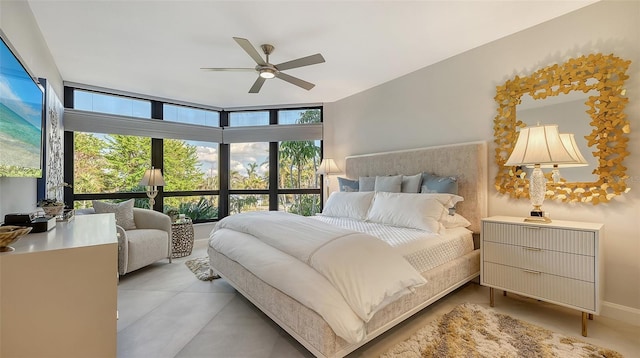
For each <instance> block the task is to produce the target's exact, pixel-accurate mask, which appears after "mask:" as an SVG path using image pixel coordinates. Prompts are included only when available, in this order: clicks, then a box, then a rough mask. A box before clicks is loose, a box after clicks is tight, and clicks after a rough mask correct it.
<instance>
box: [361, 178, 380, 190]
mask: <svg viewBox="0 0 640 358" xmlns="http://www.w3.org/2000/svg"><path fill="white" fill-rule="evenodd" d="M358 187H359V188H360V189H359V190H360V191H373V190H374V189H375V187H376V177H360V178H359V179H358Z"/></svg>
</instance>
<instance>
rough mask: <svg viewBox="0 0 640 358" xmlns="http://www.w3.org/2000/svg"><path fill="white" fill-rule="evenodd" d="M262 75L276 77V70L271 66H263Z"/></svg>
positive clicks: (263, 76)
mask: <svg viewBox="0 0 640 358" xmlns="http://www.w3.org/2000/svg"><path fill="white" fill-rule="evenodd" d="M260 77H262V78H274V77H276V71H274V70H272V69H270V68H263V69H262V70H260Z"/></svg>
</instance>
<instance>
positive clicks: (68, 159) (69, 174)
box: [64, 84, 324, 223]
mask: <svg viewBox="0 0 640 358" xmlns="http://www.w3.org/2000/svg"><path fill="white" fill-rule="evenodd" d="M76 89H78V90H82V91H85V92H87V91H89V92H92V91H93V92H97V93H101V94H104V95H108V96H122V97H129V98H132V99H136V100H145V101H146V100H148V101H151V119H157V120H163V106H164V105H165V104H168V105H172V106H184V107H189V108H194V109H199V110H206V111H218V113H219V128H225V127H227V128H229V116H230V114H231V113H237V112H252V111H260V112H265V111H266V112H268V113H269V126H272V125H278V112H279V111H280V110H301V111H304V110H319V111H320V124H322V123H323V122H324V120H323V115H324V111H323V106H322V105H317V104H314V105H302V106H300V107H272V106H270V107H269V108H251V109H242V108H234V109H233V110H224V109H220V110H216V109H213V108H214V107H211V106H198V105H195V104H185V103H181V102H179V101H170V100H165V99H158V98H154V97H147V96H139V95H128V94H123V93H122V92H119V91H106V90H95V89H92V88H90V87H89V88H86V87H83V86H82V87H76V86H75V84H73V86H72V85H71V84H65V87H64V107H65V108H69V109H73V108H74V91H75V90H76ZM167 122H169V121H167ZM174 123H175V122H174ZM286 125H291V124H286ZM265 127H266V126H265ZM319 141H320V153H321V154H320V160H321V159H322V153H323V152H324V142H323V140H322V138H320V139H319ZM212 142H216V141H212ZM217 143H218V180H219V183H220V184H219V188H218V189H217V190H191V191H165V190H164V187H158V195H157V196H156V198H155V201H156V202H155V205H154V207H153V210H156V211H160V212H162V211H163V207H164V198H169V197H187V196H217V197H218V218H216V219H210V220H197V221H194V222H195V223H201V222H215V221H218V220H220V219H222V218H224V217H226V216H228V215H229V198H230V196H231V195H242V194H247V195H254V194H255V195H268V198H269V210H270V211H277V210H278V209H279V203H278V197H279V195H284V194H314V195H318V196H319V197H320V210H322V207H323V205H324V202H323V200H322V198H324V186H323V185H320V187H319V188H304V189H300V188H298V189H293V188H287V189H281V188H278V168H279V163H278V159H279V142H267V143H269V187H268V189H231V188H230V178H229V174H230V173H229V169H230V168H229V166H230V165H229V164H230V160H231V153H230V145H229V144H228V143H221V142H217ZM64 149H65V150H64V163H65V164H64V180H65V182H67V183H69V184H71V187H67V188H65V189H64V199H65V202H71V203H73V202H75V201H81V200H109V199H130V198H146V193H144V192H142V193H141V192H130V193H127V192H120V193H89V194H76V193H74V192H73V180H74V158H73V157H74V155H73V154H74V132H72V131H67V130H65V133H64ZM163 161H164V153H163V139H161V138H151V163H150V164H151V165H153V166H154V167H155V168H158V169H161V170H163V169H164V164H163ZM319 182H320V183H322V178H320V180H319Z"/></svg>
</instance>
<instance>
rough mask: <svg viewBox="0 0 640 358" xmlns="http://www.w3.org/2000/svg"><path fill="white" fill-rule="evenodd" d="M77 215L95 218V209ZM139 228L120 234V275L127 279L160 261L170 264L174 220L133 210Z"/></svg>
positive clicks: (155, 212)
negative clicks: (92, 215)
mask: <svg viewBox="0 0 640 358" xmlns="http://www.w3.org/2000/svg"><path fill="white" fill-rule="evenodd" d="M76 214H79V215H82V214H95V210H94V209H93V208H88V209H80V210H76ZM133 220H134V221H135V224H136V225H135V226H136V228H135V229H133V230H125V229H123V228H122V227H121V226H119V225H116V229H117V233H118V273H119V274H120V275H124V274H126V273H129V272H131V271H135V270H137V269H139V268H142V267H144V266H147V265H149V264H152V263H154V262H156V261H158V260H162V259H169V262H171V218H170V217H169V216H168V215H166V214H163V213H161V212H157V211H153V210H148V209H140V208H133Z"/></svg>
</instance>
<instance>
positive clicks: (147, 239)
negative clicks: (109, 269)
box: [127, 229, 169, 272]
mask: <svg viewBox="0 0 640 358" xmlns="http://www.w3.org/2000/svg"><path fill="white" fill-rule="evenodd" d="M127 239H128V240H129V262H128V264H127V272H131V271H133V270H137V269H139V268H141V267H144V266H147V265H149V264H152V263H154V262H156V261H158V260H161V259H164V258H167V257H169V234H168V233H167V232H166V231H164V230H158V229H137V230H127Z"/></svg>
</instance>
